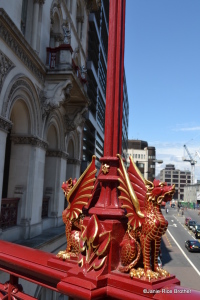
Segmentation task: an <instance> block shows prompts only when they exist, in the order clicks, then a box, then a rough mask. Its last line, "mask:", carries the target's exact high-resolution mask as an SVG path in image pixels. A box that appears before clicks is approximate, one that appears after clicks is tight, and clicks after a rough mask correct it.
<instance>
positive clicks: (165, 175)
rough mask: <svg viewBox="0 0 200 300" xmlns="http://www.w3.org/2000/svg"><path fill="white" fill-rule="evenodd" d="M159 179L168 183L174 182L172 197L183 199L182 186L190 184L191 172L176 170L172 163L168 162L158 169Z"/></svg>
mask: <svg viewBox="0 0 200 300" xmlns="http://www.w3.org/2000/svg"><path fill="white" fill-rule="evenodd" d="M160 180H161V181H164V182H167V184H168V185H172V184H175V194H174V199H175V200H183V199H184V187H185V186H187V185H189V184H191V172H190V171H180V170H177V169H175V166H174V165H172V164H168V165H166V167H165V169H163V170H161V171H160ZM184 201H185V199H184Z"/></svg>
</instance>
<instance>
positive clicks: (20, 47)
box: [0, 9, 45, 82]
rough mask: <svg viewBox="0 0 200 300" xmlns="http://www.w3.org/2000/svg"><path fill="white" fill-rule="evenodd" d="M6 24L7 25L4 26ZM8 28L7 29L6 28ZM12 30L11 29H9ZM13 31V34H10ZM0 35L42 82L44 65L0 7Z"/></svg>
mask: <svg viewBox="0 0 200 300" xmlns="http://www.w3.org/2000/svg"><path fill="white" fill-rule="evenodd" d="M5 24H7V26H5ZM8 28H9V29H8ZM11 30H12V31H11ZM11 32H14V34H11ZM0 37H1V38H2V39H3V40H4V42H5V43H6V44H7V46H8V47H9V48H11V49H12V50H13V51H14V53H15V54H16V55H17V56H18V58H19V59H20V60H21V61H22V62H23V63H24V64H25V66H26V67H27V68H28V69H29V70H30V71H31V72H32V73H33V74H34V75H35V76H36V77H37V78H38V79H39V80H40V81H42V82H44V74H45V66H44V65H43V64H42V62H41V61H40V59H39V58H38V56H37V55H36V54H35V53H34V51H33V49H32V48H31V47H30V45H29V44H28V42H27V41H26V40H25V39H24V36H23V35H22V34H21V32H20V31H18V30H17V32H16V27H15V25H14V23H13V22H12V20H11V19H10V18H9V17H8V15H7V14H6V13H5V12H4V11H3V9H0Z"/></svg>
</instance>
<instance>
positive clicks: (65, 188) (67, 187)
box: [61, 178, 77, 198]
mask: <svg viewBox="0 0 200 300" xmlns="http://www.w3.org/2000/svg"><path fill="white" fill-rule="evenodd" d="M76 182H77V179H76V178H74V180H72V178H70V179H69V180H67V181H66V182H63V184H62V187H61V188H62V190H63V192H64V194H65V197H66V198H67V194H68V193H69V191H70V190H71V189H72V188H73V186H74V185H75V184H76Z"/></svg>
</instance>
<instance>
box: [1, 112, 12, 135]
mask: <svg viewBox="0 0 200 300" xmlns="http://www.w3.org/2000/svg"><path fill="white" fill-rule="evenodd" d="M11 127H12V122H10V121H9V120H7V119H5V118H3V117H2V116H0V130H4V131H6V132H8V131H9V130H10V129H11Z"/></svg>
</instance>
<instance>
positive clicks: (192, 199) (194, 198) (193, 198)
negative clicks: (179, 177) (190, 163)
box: [184, 183, 200, 205]
mask: <svg viewBox="0 0 200 300" xmlns="http://www.w3.org/2000/svg"><path fill="white" fill-rule="evenodd" d="M184 202H189V203H193V204H195V205H196V204H200V184H199V183H197V184H193V185H187V186H185V187H184Z"/></svg>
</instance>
